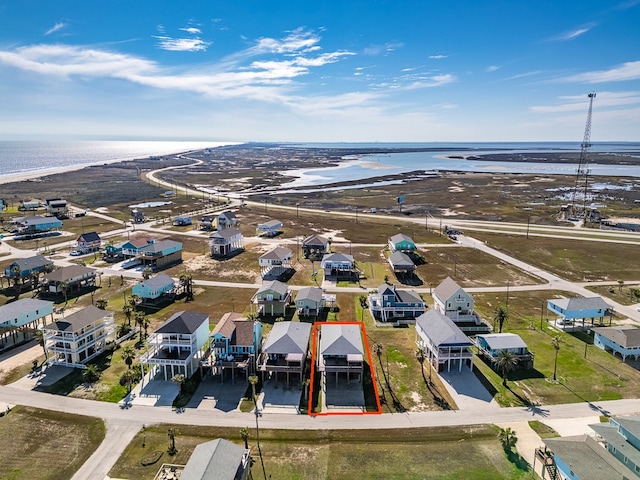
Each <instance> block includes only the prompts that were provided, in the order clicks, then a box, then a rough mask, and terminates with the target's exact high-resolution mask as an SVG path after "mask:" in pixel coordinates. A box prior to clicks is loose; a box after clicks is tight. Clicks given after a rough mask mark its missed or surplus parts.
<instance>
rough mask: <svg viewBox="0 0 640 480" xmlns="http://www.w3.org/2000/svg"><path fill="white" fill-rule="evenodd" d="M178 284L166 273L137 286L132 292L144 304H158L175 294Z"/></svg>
mask: <svg viewBox="0 0 640 480" xmlns="http://www.w3.org/2000/svg"><path fill="white" fill-rule="evenodd" d="M175 286H176V282H175V281H174V280H173V278H171V277H170V276H169V275H167V274H166V273H159V274H158V275H156V276H155V277H151V278H150V279H148V280H145V281H144V282H141V283H139V284H137V285H135V286H134V287H133V288H132V289H131V292H132V293H133V294H134V295H137V296H138V297H140V298H141V299H142V301H143V303H148V302H157V301H159V300H161V299H162V298H163V297H164V296H166V295H168V294H170V293H173V291H174V289H175Z"/></svg>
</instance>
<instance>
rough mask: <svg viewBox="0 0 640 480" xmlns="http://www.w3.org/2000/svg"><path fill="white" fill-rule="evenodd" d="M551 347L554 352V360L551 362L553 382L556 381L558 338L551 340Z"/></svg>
mask: <svg viewBox="0 0 640 480" xmlns="http://www.w3.org/2000/svg"><path fill="white" fill-rule="evenodd" d="M551 346H552V347H553V349H554V350H555V351H556V355H555V358H554V360H553V381H554V382H555V381H556V371H557V367H558V352H559V351H560V337H559V336H557V335H556V336H555V337H553V338H552V339H551Z"/></svg>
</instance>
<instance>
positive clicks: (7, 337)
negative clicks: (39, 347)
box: [0, 298, 53, 350]
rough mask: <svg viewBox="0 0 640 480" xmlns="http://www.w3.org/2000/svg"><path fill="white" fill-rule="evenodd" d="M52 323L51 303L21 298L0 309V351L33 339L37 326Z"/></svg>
mask: <svg viewBox="0 0 640 480" xmlns="http://www.w3.org/2000/svg"><path fill="white" fill-rule="evenodd" d="M48 316H50V321H51V322H53V302H47V301H44V300H38V299H35V298H22V299H20V300H17V301H15V302H11V303H7V304H6V305H3V306H1V307H0V350H1V349H4V348H10V347H12V346H15V345H17V344H19V343H21V342H23V341H26V340H29V339H31V338H33V337H34V335H35V331H36V330H37V328H38V326H39V324H40V323H41V324H42V325H46V323H47V317H48Z"/></svg>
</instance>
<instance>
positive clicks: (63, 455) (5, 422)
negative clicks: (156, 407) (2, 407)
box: [0, 407, 133, 480]
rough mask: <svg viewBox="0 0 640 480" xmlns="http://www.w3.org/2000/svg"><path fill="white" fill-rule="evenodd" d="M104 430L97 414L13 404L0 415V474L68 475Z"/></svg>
mask: <svg viewBox="0 0 640 480" xmlns="http://www.w3.org/2000/svg"><path fill="white" fill-rule="evenodd" d="M104 433H105V430H104V424H103V423H102V421H101V420H100V419H97V418H93V417H85V416H81V415H72V414H68V413H63V412H52V411H49V410H40V409H35V408H27V407H15V408H14V409H13V410H12V411H11V412H10V413H9V415H5V416H3V417H1V418H0V442H1V443H2V445H3V447H2V449H1V450H0V465H1V467H0V470H1V473H0V477H1V478H2V479H3V480H19V479H25V480H27V479H28V480H46V479H51V480H53V479H55V480H59V479H68V478H71V477H72V476H73V475H74V473H75V472H76V470H78V469H79V468H80V467H81V466H82V464H83V463H84V462H85V461H86V460H87V459H88V458H89V457H90V456H91V454H92V453H93V452H94V451H95V450H96V448H98V446H99V445H100V443H101V442H102V440H103V439H104ZM131 478H133V477H131Z"/></svg>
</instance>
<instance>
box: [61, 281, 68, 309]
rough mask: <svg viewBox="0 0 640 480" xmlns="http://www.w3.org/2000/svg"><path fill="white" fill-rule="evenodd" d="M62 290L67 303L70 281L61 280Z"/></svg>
mask: <svg viewBox="0 0 640 480" xmlns="http://www.w3.org/2000/svg"><path fill="white" fill-rule="evenodd" d="M60 290H61V291H62V295H64V303H65V304H66V303H67V302H68V301H69V300H68V299H67V293H68V292H69V282H67V281H62V282H60Z"/></svg>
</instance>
